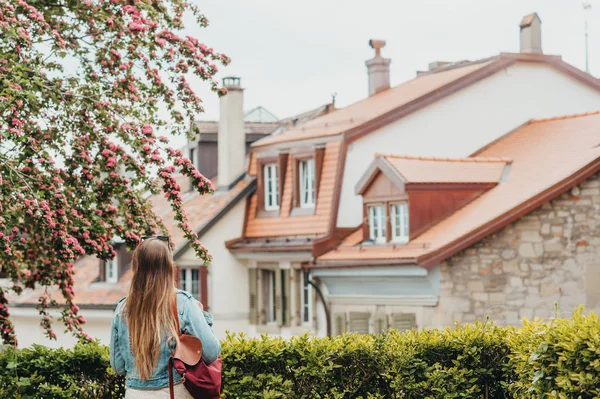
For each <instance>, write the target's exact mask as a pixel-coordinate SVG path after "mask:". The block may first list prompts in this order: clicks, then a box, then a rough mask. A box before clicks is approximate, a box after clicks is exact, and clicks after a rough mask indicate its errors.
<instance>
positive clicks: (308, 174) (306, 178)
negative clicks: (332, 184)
mask: <svg viewBox="0 0 600 399" xmlns="http://www.w3.org/2000/svg"><path fill="white" fill-rule="evenodd" d="M298 172H299V173H298V178H299V179H298V185H299V188H300V208H313V207H314V206H315V197H316V195H315V194H316V193H315V160H314V159H306V160H303V161H300V162H298Z"/></svg>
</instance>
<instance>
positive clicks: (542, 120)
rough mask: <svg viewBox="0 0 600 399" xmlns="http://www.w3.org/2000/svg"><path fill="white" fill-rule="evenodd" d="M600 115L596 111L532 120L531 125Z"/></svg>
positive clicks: (599, 111) (599, 112)
mask: <svg viewBox="0 0 600 399" xmlns="http://www.w3.org/2000/svg"><path fill="white" fill-rule="evenodd" d="M598 114H600V109H598V110H596V111H588V112H581V113H579V114H567V115H559V116H553V117H551V118H541V119H532V120H530V121H529V123H540V122H551V121H557V120H561V119H575V118H582V117H584V116H590V115H598Z"/></svg>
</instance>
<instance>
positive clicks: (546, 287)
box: [540, 284, 558, 297]
mask: <svg viewBox="0 0 600 399" xmlns="http://www.w3.org/2000/svg"><path fill="white" fill-rule="evenodd" d="M556 294H558V289H557V288H556V286H555V285H554V284H542V285H541V286H540V296H542V297H548V296H552V295H556Z"/></svg>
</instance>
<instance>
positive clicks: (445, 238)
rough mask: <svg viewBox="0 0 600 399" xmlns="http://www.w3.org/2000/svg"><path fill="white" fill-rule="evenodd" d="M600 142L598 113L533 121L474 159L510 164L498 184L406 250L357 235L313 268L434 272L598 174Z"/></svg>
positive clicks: (352, 236)
mask: <svg viewBox="0 0 600 399" xmlns="http://www.w3.org/2000/svg"><path fill="white" fill-rule="evenodd" d="M599 137H600V111H599V112H594V113H589V114H582V115H573V116H565V117H560V118H552V119H546V120H538V121H531V122H530V123H528V124H526V125H525V126H523V127H521V128H519V129H517V130H515V131H514V132H512V133H511V134H509V135H507V136H505V137H503V138H501V139H499V140H498V141H496V142H494V143H492V144H490V145H489V146H487V147H485V148H484V149H482V150H481V151H478V152H477V153H476V154H475V155H476V156H477V157H494V158H498V157H510V158H511V159H512V160H513V162H512V164H511V167H510V173H508V175H507V176H505V180H503V182H502V184H498V185H497V186H496V187H494V188H492V189H490V190H488V191H487V192H486V193H484V194H482V195H481V196H479V197H478V198H476V199H475V200H473V201H472V202H470V203H468V204H467V205H466V206H464V207H462V208H461V209H459V210H458V211H456V212H454V213H453V214H452V215H450V216H448V217H447V218H446V219H444V220H443V221H441V222H440V223H437V224H436V225H434V226H433V227H431V228H429V229H428V230H427V231H424V232H423V233H422V234H421V235H419V236H418V237H417V238H416V239H415V240H412V241H411V242H410V243H409V244H408V245H406V246H394V247H391V246H390V247H386V246H383V247H382V246H373V247H362V248H360V246H359V245H358V244H359V243H360V238H359V237H358V233H356V234H352V235H351V236H349V237H348V238H346V240H345V241H344V242H342V244H341V245H340V246H339V247H338V248H337V249H335V250H333V251H330V252H328V253H326V254H325V255H323V256H321V257H319V258H318V259H317V266H318V267H329V266H336V265H346V266H347V265H349V264H352V263H351V262H352V261H357V262H359V263H361V264H364V262H365V261H368V262H369V264H371V265H377V264H390V265H391V264H405V263H418V264H421V265H423V266H425V267H429V266H433V265H435V264H437V263H439V262H440V261H442V260H444V259H446V258H448V257H450V256H452V255H454V254H455V253H457V252H458V251H460V250H462V249H465V248H467V247H468V246H469V245H472V244H473V243H475V242H477V241H478V240H481V239H482V238H484V237H486V236H487V235H489V234H492V233H493V232H495V231H497V230H498V229H500V228H502V227H503V226H505V225H507V224H508V223H511V222H513V221H515V220H517V219H518V218H520V217H521V216H523V215H525V214H526V213H528V212H531V211H533V210H534V209H536V208H537V207H539V206H541V205H542V204H544V203H545V202H548V201H550V200H552V199H553V198H555V197H556V196H558V195H560V194H562V193H564V192H565V191H567V190H569V189H570V188H571V187H573V186H574V185H576V184H578V183H580V182H581V181H583V180H584V179H586V178H588V177H590V176H592V175H593V174H595V173H598V171H600V147H598V141H599ZM549 171H551V173H550V172H549ZM357 240H358V241H357Z"/></svg>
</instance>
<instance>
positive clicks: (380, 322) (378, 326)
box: [373, 313, 389, 334]
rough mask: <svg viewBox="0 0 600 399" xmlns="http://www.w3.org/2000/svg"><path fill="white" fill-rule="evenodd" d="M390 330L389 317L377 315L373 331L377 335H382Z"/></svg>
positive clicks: (374, 319)
mask: <svg viewBox="0 0 600 399" xmlns="http://www.w3.org/2000/svg"><path fill="white" fill-rule="evenodd" d="M388 328H389V323H388V316H387V315H386V314H383V313H379V314H376V315H375V317H374V318H373V330H374V332H375V334H381V333H382V332H384V331H385V330H387V329H388Z"/></svg>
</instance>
